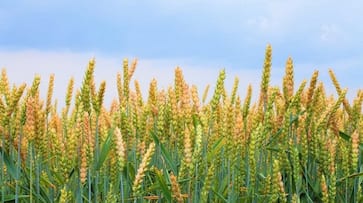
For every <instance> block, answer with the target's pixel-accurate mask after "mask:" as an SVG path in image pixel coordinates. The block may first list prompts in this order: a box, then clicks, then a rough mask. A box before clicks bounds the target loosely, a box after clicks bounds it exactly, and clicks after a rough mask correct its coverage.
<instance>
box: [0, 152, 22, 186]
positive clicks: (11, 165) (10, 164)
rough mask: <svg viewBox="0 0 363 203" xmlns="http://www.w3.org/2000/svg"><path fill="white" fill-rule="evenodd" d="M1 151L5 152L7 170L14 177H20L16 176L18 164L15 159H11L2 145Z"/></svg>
mask: <svg viewBox="0 0 363 203" xmlns="http://www.w3.org/2000/svg"><path fill="white" fill-rule="evenodd" d="M0 151H1V153H2V154H3V157H4V162H5V165H6V168H7V172H8V173H9V174H10V175H11V177H12V178H14V179H17V178H18V177H17V176H16V166H15V164H14V161H13V160H11V158H10V157H9V155H8V153H6V152H5V150H4V149H3V148H2V147H0Z"/></svg>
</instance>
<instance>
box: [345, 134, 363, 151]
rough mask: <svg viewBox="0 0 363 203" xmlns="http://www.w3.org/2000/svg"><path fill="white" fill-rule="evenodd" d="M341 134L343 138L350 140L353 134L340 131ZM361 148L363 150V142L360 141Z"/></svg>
mask: <svg viewBox="0 0 363 203" xmlns="http://www.w3.org/2000/svg"><path fill="white" fill-rule="evenodd" d="M339 136H340V137H341V138H343V139H344V140H345V141H350V139H351V136H350V135H348V134H347V133H345V132H343V131H339ZM359 148H360V150H363V143H359Z"/></svg>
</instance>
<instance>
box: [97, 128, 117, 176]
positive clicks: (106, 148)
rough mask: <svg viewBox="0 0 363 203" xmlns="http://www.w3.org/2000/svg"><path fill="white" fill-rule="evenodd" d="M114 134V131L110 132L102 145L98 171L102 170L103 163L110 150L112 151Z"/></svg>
mask: <svg viewBox="0 0 363 203" xmlns="http://www.w3.org/2000/svg"><path fill="white" fill-rule="evenodd" d="M112 136H113V133H108V136H107V138H106V140H105V142H104V143H103V145H102V147H101V153H100V156H99V157H98V160H96V166H95V170H96V171H98V170H100V168H101V167H102V165H103V163H104V162H105V160H106V158H107V156H108V154H109V152H110V151H111V146H112Z"/></svg>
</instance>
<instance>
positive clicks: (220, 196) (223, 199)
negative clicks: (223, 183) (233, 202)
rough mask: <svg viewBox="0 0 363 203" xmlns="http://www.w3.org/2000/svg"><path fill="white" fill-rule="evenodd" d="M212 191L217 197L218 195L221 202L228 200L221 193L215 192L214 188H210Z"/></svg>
mask: <svg viewBox="0 0 363 203" xmlns="http://www.w3.org/2000/svg"><path fill="white" fill-rule="evenodd" d="M212 191H213V193H214V194H215V195H216V196H217V197H219V199H221V200H222V201H223V202H228V200H227V199H225V198H224V197H223V195H222V194H220V193H219V192H217V191H216V190H215V189H212Z"/></svg>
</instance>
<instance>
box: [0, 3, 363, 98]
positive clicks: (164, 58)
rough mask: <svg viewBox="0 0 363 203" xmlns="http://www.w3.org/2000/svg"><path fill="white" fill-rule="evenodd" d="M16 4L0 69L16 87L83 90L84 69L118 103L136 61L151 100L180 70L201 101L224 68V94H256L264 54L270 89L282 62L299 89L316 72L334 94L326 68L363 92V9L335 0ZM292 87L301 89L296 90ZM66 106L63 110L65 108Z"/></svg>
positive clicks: (1, 28) (0, 12) (2, 18)
mask: <svg viewBox="0 0 363 203" xmlns="http://www.w3.org/2000/svg"><path fill="white" fill-rule="evenodd" d="M100 2H101V1H95V0H88V1H85V0H80V1H71V0H62V1H56V0H55V1H43V0H14V1H2V2H1V3H0V68H6V69H7V72H8V75H9V78H10V81H11V82H14V83H21V82H23V81H25V82H27V83H30V82H31V81H32V79H33V77H34V75H35V74H40V75H41V76H42V87H43V89H45V90H46V86H47V83H48V77H49V75H50V74H51V73H55V80H56V81H55V97H56V98H58V99H59V100H61V99H62V98H64V95H65V89H66V84H67V81H68V80H69V78H70V77H71V76H73V77H75V79H76V81H77V83H76V85H78V86H79V85H80V83H81V81H82V78H83V74H84V72H85V69H86V66H87V63H88V60H89V59H91V58H92V57H95V59H96V72H95V74H96V81H97V82H100V81H101V80H106V81H107V92H106V97H107V99H106V100H109V101H110V100H111V99H112V98H115V97H117V92H116V90H115V89H116V85H115V81H116V73H117V72H119V71H122V61H123V59H124V58H129V59H130V60H131V59H133V58H138V60H139V65H138V68H137V70H136V73H135V76H134V79H137V80H138V81H139V82H140V83H141V86H142V89H143V91H144V92H145V93H146V92H147V89H148V85H149V83H150V81H151V79H152V78H156V79H157V80H158V86H159V87H160V88H166V87H167V85H170V84H172V83H173V74H174V69H175V67H177V66H180V67H181V68H182V69H183V72H184V75H185V78H186V81H187V82H189V83H191V84H196V85H198V87H199V91H200V92H202V91H203V89H204V87H205V86H206V85H207V84H210V85H212V87H213V85H214V83H215V81H216V79H217V77H218V73H219V71H220V70H221V69H223V68H225V69H226V72H227V80H226V86H227V88H232V83H233V80H234V77H236V76H237V77H239V79H240V86H239V88H240V91H239V93H240V95H241V96H242V97H244V94H245V92H246V91H245V90H246V89H247V85H248V84H252V85H253V87H254V93H255V94H257V92H258V88H259V87H258V86H259V83H260V77H261V72H262V65H263V59H264V52H265V48H266V45H267V44H271V45H272V48H273V62H272V84H273V85H281V84H282V81H281V78H282V75H283V73H284V66H285V63H286V60H287V58H288V57H289V56H291V57H292V58H293V60H294V67H295V78H296V83H297V85H298V83H299V82H301V81H302V80H303V79H309V78H310V77H311V75H312V73H313V71H314V70H319V72H320V79H321V80H322V81H324V82H325V83H326V88H327V89H328V92H330V93H332V94H336V93H335V92H334V88H333V86H332V84H331V82H330V80H329V76H328V69H329V68H331V69H333V70H334V72H335V73H336V75H337V77H338V80H339V81H340V83H341V85H342V86H343V87H348V89H349V90H348V95H349V97H351V98H352V97H354V96H355V94H356V91H357V90H358V89H360V88H362V83H361V82H360V79H361V78H363V71H362V70H361V68H363V52H362V45H363V38H362V36H363V26H361V20H362V19H363V14H362V12H361V11H362V10H363V2H361V1H354V0H353V1H349V3H343V2H342V1H334V0H333V1H332V0H295V1H294V0H290V1H287V0H224V1H220V0H208V1H205V0H194V1H192V0H184V1H176V0H154V1H147V0H139V1H121V0H108V1H103V2H104V3H100ZM297 85H296V86H297ZM61 102H62V101H60V103H61Z"/></svg>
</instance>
